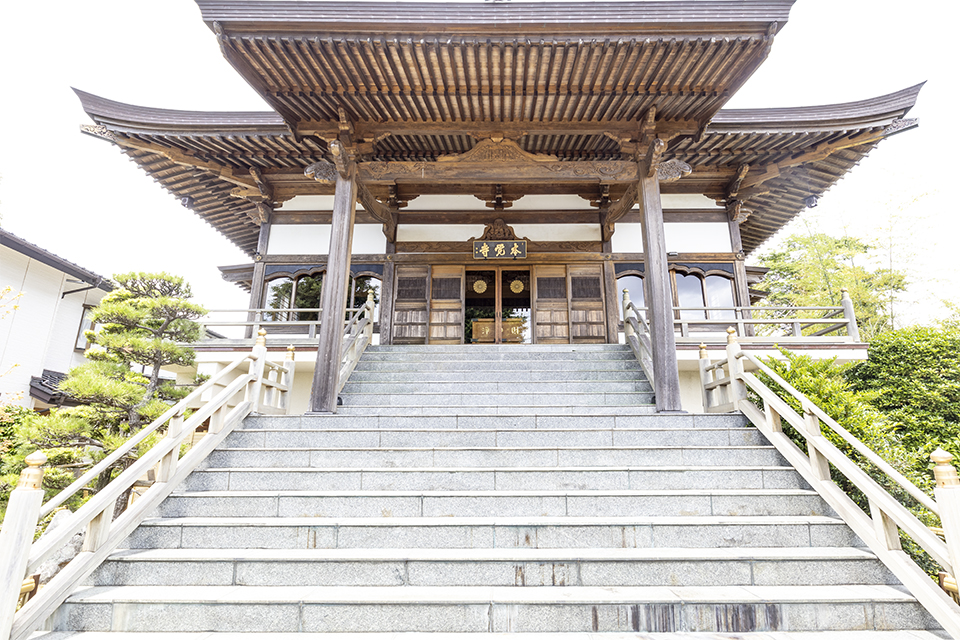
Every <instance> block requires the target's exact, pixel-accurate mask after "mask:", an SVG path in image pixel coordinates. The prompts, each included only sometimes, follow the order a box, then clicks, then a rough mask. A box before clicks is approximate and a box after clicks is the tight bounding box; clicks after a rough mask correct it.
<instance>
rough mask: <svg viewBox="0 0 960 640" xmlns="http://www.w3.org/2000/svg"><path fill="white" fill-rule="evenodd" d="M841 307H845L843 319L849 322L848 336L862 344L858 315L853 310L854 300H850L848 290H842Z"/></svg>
mask: <svg viewBox="0 0 960 640" xmlns="http://www.w3.org/2000/svg"><path fill="white" fill-rule="evenodd" d="M840 293H841V295H840V305H841V306H842V307H843V317H844V319H845V320H846V321H847V335H848V336H850V338H851V339H852V340H853V341H854V342H860V328H859V327H858V326H857V314H856V312H855V311H854V310H853V300H851V299H850V292H849V291H847V290H846V289H840Z"/></svg>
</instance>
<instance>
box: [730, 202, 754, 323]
mask: <svg viewBox="0 0 960 640" xmlns="http://www.w3.org/2000/svg"><path fill="white" fill-rule="evenodd" d="M740 211H743V210H742V209H740ZM748 215H749V214H748ZM741 222H743V219H741V218H740V216H739V214H738V215H736V216H733V217H731V218H730V220H729V222H728V224H729V225H730V250H731V251H733V253H734V254H736V256H737V257H736V259H735V260H734V261H733V284H734V287H735V288H736V292H737V298H736V304H737V305H739V306H741V307H749V306H750V287H749V285H748V284H747V265H746V262H745V261H744V255H743V241H742V240H741V239H740V223H741ZM743 317H744V318H752V317H753V316H752V315H751V313H750V310H749V309H745V310H744V312H743ZM744 327H745V330H744V335H747V336H752V335H754V331H753V325H752V324H748V325H745V326H744Z"/></svg>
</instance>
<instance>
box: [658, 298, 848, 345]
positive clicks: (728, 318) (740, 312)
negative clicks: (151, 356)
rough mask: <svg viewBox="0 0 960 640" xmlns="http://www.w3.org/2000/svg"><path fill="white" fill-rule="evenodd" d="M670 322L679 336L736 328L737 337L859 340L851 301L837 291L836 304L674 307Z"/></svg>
mask: <svg viewBox="0 0 960 640" xmlns="http://www.w3.org/2000/svg"><path fill="white" fill-rule="evenodd" d="M673 311H674V315H675V316H676V318H675V319H674V321H673V325H674V328H675V330H676V331H677V333H678V334H679V337H680V338H697V337H700V336H702V335H704V334H709V333H711V332H712V333H723V331H724V330H725V329H726V328H727V327H730V326H733V327H736V329H737V333H738V335H740V336H741V337H743V336H747V337H751V338H752V337H754V336H756V337H758V338H759V339H761V340H764V339H773V338H778V339H779V338H784V337H789V338H820V337H825V336H830V334H836V335H834V336H831V337H841V336H845V337H847V339H849V341H851V342H860V331H859V329H858V328H857V317H856V314H855V313H854V309H853V301H852V300H851V299H850V294H849V293H847V290H846V289H842V290H841V299H840V306H839V307H674V308H673Z"/></svg>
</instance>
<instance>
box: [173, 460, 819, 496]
mask: <svg viewBox="0 0 960 640" xmlns="http://www.w3.org/2000/svg"><path fill="white" fill-rule="evenodd" d="M705 486H709V487H712V488H715V489H808V488H809V485H808V484H807V483H806V482H805V481H804V480H803V479H802V478H801V477H800V475H799V474H798V473H797V472H796V470H794V469H793V467H789V466H783V467H774V466H769V467H751V466H746V465H743V466H735V467H728V466H715V467H695V466H681V467H663V466H656V467H645V468H640V467H620V468H617V467H597V468H590V467H558V468H553V469H549V470H545V469H543V468H526V469H524V468H504V467H500V468H497V469H489V468H459V469H437V468H406V469H370V468H362V467H361V468H353V469H334V468H331V469H312V468H299V469H298V468H291V469H284V470H282V471H277V470H275V469H273V468H267V467H262V468H229V467H227V468H214V469H206V470H204V471H195V472H194V473H192V474H191V475H190V476H189V477H188V478H187V479H186V481H185V482H184V483H183V484H182V485H181V488H182V489H183V490H184V491H230V490H237V491H287V490H289V491H296V490H301V491H331V490H335V491H350V490H355V491H399V490H404V491H442V490H445V489H446V490H458V491H498V490H502V491H516V490H528V491H536V490H545V491H562V490H566V489H577V490H603V489H616V490H625V489H643V490H646V489H658V490H668V489H695V488H697V487H705Z"/></svg>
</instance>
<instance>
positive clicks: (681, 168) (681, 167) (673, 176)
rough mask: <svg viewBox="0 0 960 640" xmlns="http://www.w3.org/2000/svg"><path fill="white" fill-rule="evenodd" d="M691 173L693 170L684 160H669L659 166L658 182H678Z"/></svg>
mask: <svg viewBox="0 0 960 640" xmlns="http://www.w3.org/2000/svg"><path fill="white" fill-rule="evenodd" d="M691 173H693V168H692V167H691V166H690V165H688V164H687V163H686V162H684V161H682V160H677V159H673V160H667V161H666V162H661V163H660V164H658V165H657V180H659V181H660V182H676V181H677V180H679V179H680V178H682V177H683V176H688V175H690V174H691Z"/></svg>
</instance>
